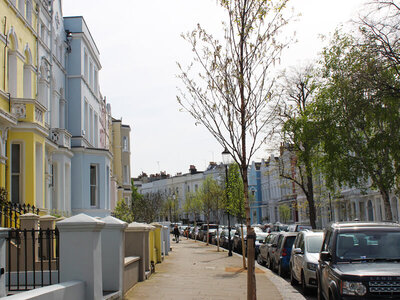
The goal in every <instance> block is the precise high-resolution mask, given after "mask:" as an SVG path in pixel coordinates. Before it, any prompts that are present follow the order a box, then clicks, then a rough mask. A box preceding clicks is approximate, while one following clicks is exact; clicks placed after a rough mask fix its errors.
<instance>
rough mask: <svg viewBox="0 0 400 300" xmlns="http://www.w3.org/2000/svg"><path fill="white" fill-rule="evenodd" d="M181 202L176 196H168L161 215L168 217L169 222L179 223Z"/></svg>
mask: <svg viewBox="0 0 400 300" xmlns="http://www.w3.org/2000/svg"><path fill="white" fill-rule="evenodd" d="M179 212H180V211H179V202H178V198H177V197H176V195H173V196H168V197H167V198H166V199H165V200H164V201H163V203H162V207H161V215H162V216H164V217H167V218H168V220H169V221H173V222H178V216H179Z"/></svg>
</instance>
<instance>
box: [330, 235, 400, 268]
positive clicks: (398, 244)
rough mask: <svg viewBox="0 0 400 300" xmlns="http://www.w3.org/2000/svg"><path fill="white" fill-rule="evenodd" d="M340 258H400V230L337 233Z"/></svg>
mask: <svg viewBox="0 0 400 300" xmlns="http://www.w3.org/2000/svg"><path fill="white" fill-rule="evenodd" d="M336 256H337V258H338V259H339V260H342V261H348V260H355V259H356V260H363V259H375V260H376V259H379V260H391V259H396V260H400V231H388V230H362V229H361V230H360V229H359V230H357V231H354V232H344V233H340V234H338V235H337V240H336Z"/></svg>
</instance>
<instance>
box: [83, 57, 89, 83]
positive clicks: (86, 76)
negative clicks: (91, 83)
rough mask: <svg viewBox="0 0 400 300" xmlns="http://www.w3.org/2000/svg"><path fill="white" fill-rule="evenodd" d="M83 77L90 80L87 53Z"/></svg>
mask: <svg viewBox="0 0 400 300" xmlns="http://www.w3.org/2000/svg"><path fill="white" fill-rule="evenodd" d="M83 76H84V77H85V79H86V80H87V79H88V55H87V53H86V51H85V58H84V66H83Z"/></svg>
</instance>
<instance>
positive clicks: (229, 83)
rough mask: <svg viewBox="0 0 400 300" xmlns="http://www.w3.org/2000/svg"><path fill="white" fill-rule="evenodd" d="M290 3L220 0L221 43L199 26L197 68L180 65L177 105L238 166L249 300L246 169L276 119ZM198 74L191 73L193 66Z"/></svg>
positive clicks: (190, 37) (252, 291) (252, 287)
mask: <svg viewBox="0 0 400 300" xmlns="http://www.w3.org/2000/svg"><path fill="white" fill-rule="evenodd" d="M287 2H288V0H276V1H270V0H219V3H220V5H221V6H222V7H223V9H224V10H225V12H226V13H227V20H228V21H227V22H226V23H223V28H224V40H223V43H222V42H220V41H219V40H218V39H215V38H214V37H213V36H212V35H211V34H209V33H207V32H206V30H204V29H203V28H202V27H201V26H200V25H198V26H197V28H196V29H195V30H193V31H192V32H190V33H188V34H186V35H184V36H183V37H184V38H185V39H186V40H187V41H188V42H189V43H190V44H191V46H192V49H193V52H194V56H195V58H194V63H195V64H193V63H192V64H191V65H190V66H189V67H188V68H187V69H186V68H184V67H182V66H181V65H180V64H178V66H179V68H180V71H181V73H180V75H179V76H178V77H179V78H180V79H181V80H182V82H183V84H184V85H185V88H186V93H185V92H183V91H181V95H180V96H178V97H177V98H178V102H179V103H180V104H181V106H182V107H183V108H184V109H185V110H186V111H188V112H189V113H190V114H191V115H192V116H193V118H194V119H195V120H196V124H202V125H203V126H205V127H206V128H207V129H208V131H209V132H210V133H211V134H212V135H213V136H214V138H215V139H216V140H217V141H218V142H219V143H220V144H221V146H222V149H224V148H226V149H228V151H229V152H230V153H231V155H232V157H233V159H234V160H235V161H236V162H237V163H238V164H239V167H240V172H241V176H242V178H243V183H244V197H245V200H246V206H245V207H246V208H245V209H246V225H247V233H248V235H247V242H248V251H247V252H248V275H247V298H248V299H256V283H255V269H254V267H255V266H254V241H255V234H254V230H253V228H251V224H250V223H251V221H250V207H249V202H248V179H247V169H248V165H249V163H250V162H251V158H252V157H253V155H254V153H255V152H256V151H257V150H258V149H259V148H260V147H261V146H262V145H263V144H264V142H265V141H266V140H267V139H268V136H267V135H266V134H265V131H266V129H267V126H268V125H269V121H270V120H272V114H269V113H268V112H267V107H268V104H269V102H270V100H271V98H272V86H273V84H274V80H273V79H272V76H271V73H272V72H271V68H272V67H273V66H274V64H275V63H276V62H278V61H279V57H280V54H281V52H282V50H283V49H284V48H285V47H286V45H287V43H288V40H279V39H278V37H279V33H280V31H281V30H282V29H283V27H284V26H285V25H286V24H287V22H288V19H287V18H286V17H284V16H283V9H284V7H285V6H286V5H287ZM194 65H195V66H196V67H199V68H200V71H199V70H198V69H197V70H192V67H193V66H194Z"/></svg>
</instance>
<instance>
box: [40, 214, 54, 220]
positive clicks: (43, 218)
mask: <svg viewBox="0 0 400 300" xmlns="http://www.w3.org/2000/svg"><path fill="white" fill-rule="evenodd" d="M53 220H57V217H55V216H52V215H45V216H40V221H53Z"/></svg>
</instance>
